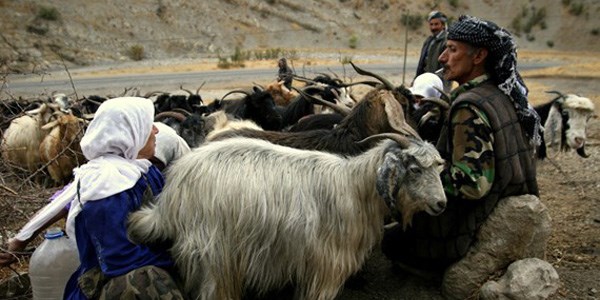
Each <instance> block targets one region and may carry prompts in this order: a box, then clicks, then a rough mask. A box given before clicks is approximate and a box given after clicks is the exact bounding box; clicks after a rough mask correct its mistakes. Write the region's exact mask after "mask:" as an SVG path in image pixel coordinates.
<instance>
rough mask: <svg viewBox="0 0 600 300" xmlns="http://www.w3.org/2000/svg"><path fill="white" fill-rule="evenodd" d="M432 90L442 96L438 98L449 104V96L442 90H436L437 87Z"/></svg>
mask: <svg viewBox="0 0 600 300" xmlns="http://www.w3.org/2000/svg"><path fill="white" fill-rule="evenodd" d="M433 88H434V89H436V90H437V91H438V92H440V93H441V94H442V96H441V97H440V98H442V100H444V101H446V102H448V103H450V99H451V97H450V94H448V93H446V91H444V90H443V89H440V88H438V87H437V86H434V87H433Z"/></svg>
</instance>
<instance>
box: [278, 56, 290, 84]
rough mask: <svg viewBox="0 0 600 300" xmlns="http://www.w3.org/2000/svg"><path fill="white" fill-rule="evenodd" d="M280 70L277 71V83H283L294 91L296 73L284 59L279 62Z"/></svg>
mask: <svg viewBox="0 0 600 300" xmlns="http://www.w3.org/2000/svg"><path fill="white" fill-rule="evenodd" d="M277 66H278V67H279V70H278V71H277V81H283V85H284V86H285V87H286V88H287V89H288V90H291V89H292V80H293V78H294V71H292V68H290V67H289V66H288V64H287V59H285V57H282V58H280V59H279V61H278V62H277Z"/></svg>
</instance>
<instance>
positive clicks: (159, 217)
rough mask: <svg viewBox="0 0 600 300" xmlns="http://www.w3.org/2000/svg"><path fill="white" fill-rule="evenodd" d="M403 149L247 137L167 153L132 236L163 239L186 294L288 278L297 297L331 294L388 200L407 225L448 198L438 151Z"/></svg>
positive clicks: (224, 294) (211, 294) (220, 292)
mask: <svg viewBox="0 0 600 300" xmlns="http://www.w3.org/2000/svg"><path fill="white" fill-rule="evenodd" d="M403 147H404V148H406V145H405V146H400V145H399V144H398V143H397V142H394V141H390V140H386V141H383V142H381V143H380V144H378V146H376V147H375V148H373V149H371V150H369V151H367V152H365V153H363V154H361V155H359V156H356V157H352V158H344V157H342V156H338V155H334V154H329V153H325V152H319V151H309V150H299V149H293V148H289V147H283V146H278V145H274V144H271V143H268V142H266V141H262V140H255V139H248V138H232V139H228V140H224V141H219V142H211V143H207V144H205V145H203V146H201V147H199V148H197V149H195V150H194V151H193V152H191V153H190V154H188V155H186V156H184V157H182V158H181V159H180V160H178V161H177V162H175V164H174V165H173V166H172V167H171V169H170V170H169V171H168V172H167V174H166V182H167V184H166V186H165V187H164V189H163V191H162V193H161V194H160V195H159V196H158V198H157V200H156V202H155V203H156V204H153V205H151V206H150V207H145V208H142V209H141V210H140V211H138V212H135V213H133V214H132V215H131V216H130V219H129V236H130V238H131V239H132V240H133V241H136V242H144V243H154V242H161V241H167V240H168V241H172V242H173V246H172V248H171V253H172V255H173V257H174V259H175V262H176V264H177V267H178V269H179V272H180V275H181V277H182V278H183V280H184V290H185V292H186V293H187V294H188V296H189V297H190V298H192V299H241V298H242V297H243V295H244V291H245V290H247V289H251V290H253V291H257V292H258V295H259V296H260V295H263V294H264V293H266V292H268V291H270V290H272V289H278V288H281V287H283V286H284V285H286V284H288V283H292V284H294V286H295V287H296V290H295V293H296V294H295V298H297V299H333V298H334V297H335V296H336V294H337V293H338V290H339V289H340V287H341V286H342V284H343V283H344V282H345V280H346V279H347V278H348V277H349V276H351V275H352V274H353V273H355V272H356V271H358V270H359V268H360V267H361V265H362V264H363V263H364V261H365V259H366V258H367V256H368V254H369V252H370V251H371V249H372V247H373V246H374V245H376V244H377V243H378V242H379V240H380V239H381V237H382V231H383V225H384V216H385V215H386V213H389V209H387V208H386V205H385V204H386V203H387V204H388V207H390V208H394V207H396V208H397V209H398V210H400V211H401V213H402V214H403V220H405V221H406V222H407V223H408V222H409V221H410V220H411V218H412V215H413V214H414V213H416V212H418V211H423V210H424V211H427V212H428V213H430V214H432V215H433V214H439V213H441V211H443V209H444V207H445V203H446V198H445V195H444V191H443V188H442V184H441V180H440V177H439V173H440V171H441V168H442V163H443V160H442V159H441V157H440V156H439V153H438V152H437V151H436V150H435V148H434V147H433V146H432V145H431V144H426V143H423V142H420V141H413V142H412V143H411V144H410V146H409V147H408V148H406V149H402V148H403ZM357 178H360V180H357ZM382 199H384V200H385V201H382Z"/></svg>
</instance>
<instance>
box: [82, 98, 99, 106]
mask: <svg viewBox="0 0 600 300" xmlns="http://www.w3.org/2000/svg"><path fill="white" fill-rule="evenodd" d="M83 101H87V102H90V103H92V104H95V105H98V106H100V105H101V104H102V102H98V101H96V100H92V99H90V98H83Z"/></svg>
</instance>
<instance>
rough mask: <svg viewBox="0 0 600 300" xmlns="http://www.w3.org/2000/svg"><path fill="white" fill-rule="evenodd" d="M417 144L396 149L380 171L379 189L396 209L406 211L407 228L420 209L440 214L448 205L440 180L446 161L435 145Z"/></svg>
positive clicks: (403, 213)
mask: <svg viewBox="0 0 600 300" xmlns="http://www.w3.org/2000/svg"><path fill="white" fill-rule="evenodd" d="M417 143H418V145H417V146H415V145H413V146H411V147H409V148H408V149H406V150H401V149H399V148H392V149H391V150H390V151H388V152H387V153H386V154H385V158H384V162H383V164H382V166H381V167H380V168H379V169H378V172H377V173H378V176H377V191H378V192H379V194H380V195H381V196H382V197H383V199H384V200H385V202H386V204H387V205H388V207H389V208H390V209H391V210H392V211H400V212H402V220H403V221H402V222H403V226H404V227H406V226H407V225H408V224H410V221H411V220H412V216H413V215H414V214H415V213H416V212H419V211H425V212H427V213H428V214H430V215H432V216H437V215H439V214H441V213H442V212H443V211H444V209H445V208H446V201H447V200H446V194H445V193H444V187H443V185H442V181H441V179H440V173H441V172H442V169H443V165H444V160H443V159H442V157H441V156H440V154H439V152H438V151H437V150H436V149H435V147H433V145H431V144H429V143H425V142H417Z"/></svg>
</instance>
